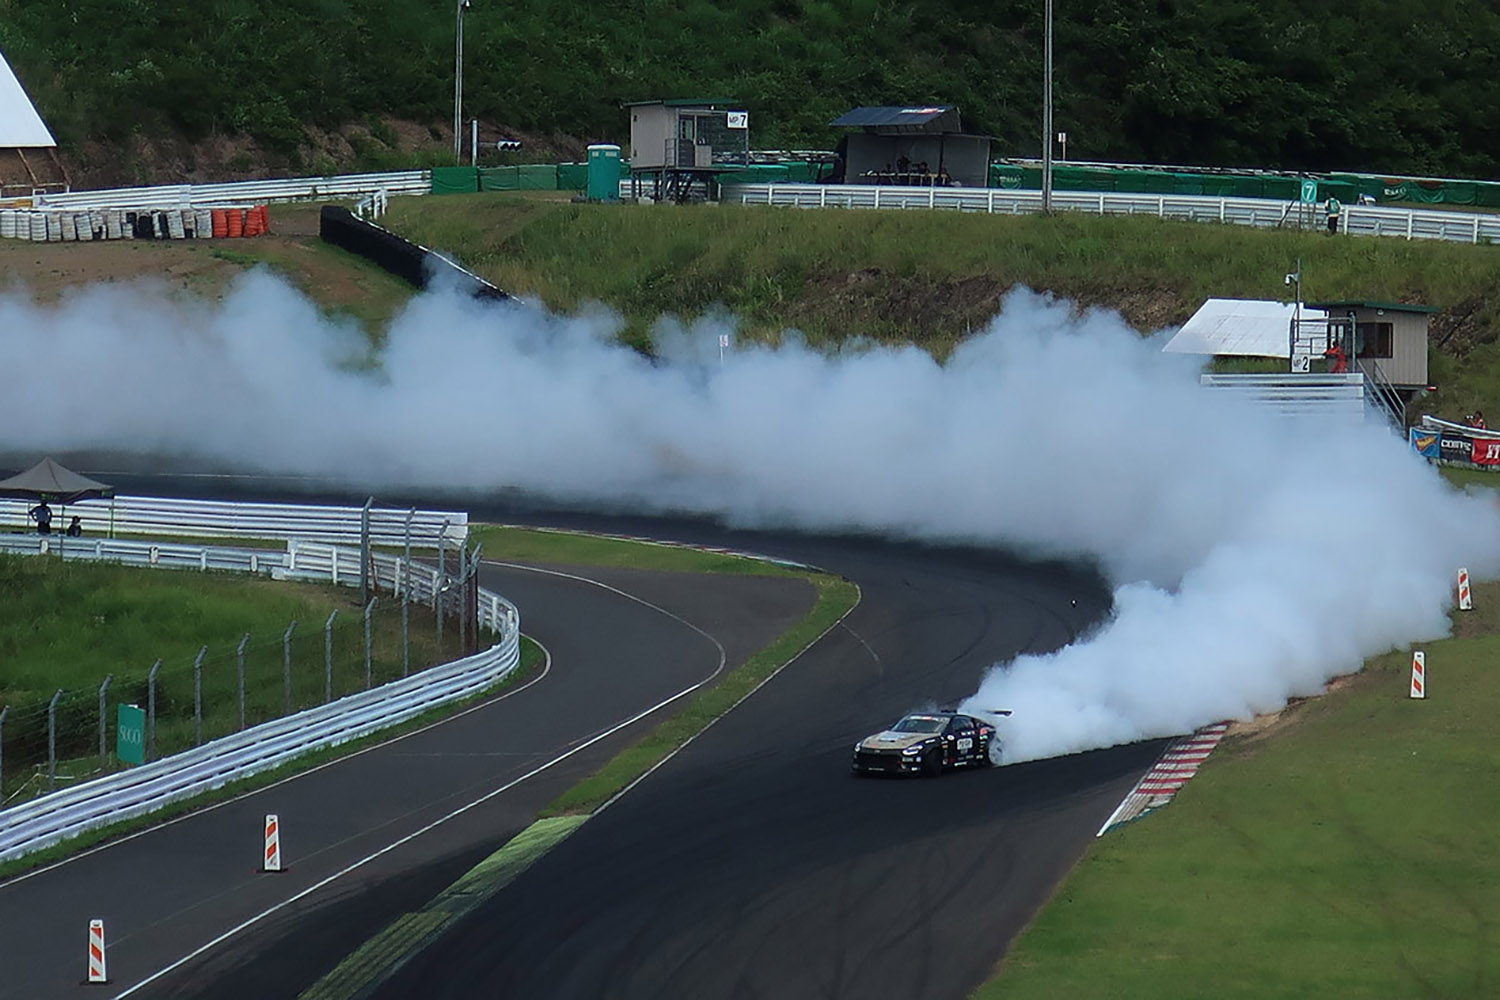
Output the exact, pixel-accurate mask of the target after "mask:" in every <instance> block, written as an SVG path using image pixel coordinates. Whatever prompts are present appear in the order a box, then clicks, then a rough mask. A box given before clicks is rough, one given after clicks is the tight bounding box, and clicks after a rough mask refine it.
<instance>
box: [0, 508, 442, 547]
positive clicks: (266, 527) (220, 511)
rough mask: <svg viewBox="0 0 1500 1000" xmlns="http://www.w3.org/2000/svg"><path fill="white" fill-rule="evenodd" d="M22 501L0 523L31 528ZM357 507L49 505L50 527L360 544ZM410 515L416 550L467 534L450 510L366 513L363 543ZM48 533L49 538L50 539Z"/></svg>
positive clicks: (398, 537)
mask: <svg viewBox="0 0 1500 1000" xmlns="http://www.w3.org/2000/svg"><path fill="white" fill-rule="evenodd" d="M31 507H32V504H31V503H30V502H29V501H25V500H0V526H7V527H12V528H21V529H23V530H30V528H31V523H32V522H31V519H30V517H29V516H28V515H27V511H28V510H29V509H30V508H31ZM363 513H364V508H362V507H337V506H319V505H312V504H308V505H304V504H277V503H234V502H227V501H218V500H176V499H169V498H166V497H137V496H119V497H114V498H112V499H108V500H80V501H78V502H77V503H72V504H68V505H67V506H66V507H62V506H55V507H54V508H53V511H52V514H53V522H52V524H53V528H54V530H55V531H60V530H62V529H63V528H66V527H67V522H68V520H71V519H72V518H73V517H74V516H75V515H76V516H77V517H78V519H79V525H80V527H82V528H83V530H84V532H86V533H88V534H109V535H115V534H122V533H123V534H139V535H168V536H173V535H176V536H181V537H186V538H275V539H305V540H308V541H318V542H346V543H347V542H355V543H357V542H359V541H360V521H361V518H362V516H363ZM408 516H410V517H411V544H412V546H413V547H415V548H423V549H432V548H437V545H438V540H439V539H440V538H441V539H442V540H443V541H444V543H445V544H449V545H462V544H463V543H464V542H465V541H467V540H468V537H469V515H468V514H467V513H466V512H464V511H457V510H416V511H415V512H413V511H410V510H391V509H389V508H374V507H372V508H371V510H370V544H372V545H387V546H389V545H404V544H405V543H406V520H407V517H408ZM54 537H55V536H54Z"/></svg>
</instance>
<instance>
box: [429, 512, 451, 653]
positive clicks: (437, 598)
mask: <svg viewBox="0 0 1500 1000" xmlns="http://www.w3.org/2000/svg"><path fill="white" fill-rule="evenodd" d="M447 554H448V522H447V521H444V522H443V527H442V533H441V534H439V535H438V571H437V576H435V577H433V580H432V609H433V610H434V611H436V612H437V648H438V660H439V661H441V660H442V658H443V594H444V593H446V592H447V590H448V583H447V580H448V568H447Z"/></svg>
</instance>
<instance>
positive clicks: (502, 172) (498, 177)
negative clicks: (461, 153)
mask: <svg viewBox="0 0 1500 1000" xmlns="http://www.w3.org/2000/svg"><path fill="white" fill-rule="evenodd" d="M520 187H521V177H520V168H519V167H483V168H481V169H480V171H479V190H481V191H518V190H520Z"/></svg>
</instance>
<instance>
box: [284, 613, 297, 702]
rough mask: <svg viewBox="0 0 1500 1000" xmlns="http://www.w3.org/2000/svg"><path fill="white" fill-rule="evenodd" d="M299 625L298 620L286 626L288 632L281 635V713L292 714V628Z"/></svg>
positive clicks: (293, 620)
mask: <svg viewBox="0 0 1500 1000" xmlns="http://www.w3.org/2000/svg"><path fill="white" fill-rule="evenodd" d="M296 627H297V620H296V619H295V618H294V619H292V623H291V624H290V625H288V626H287V627H286V632H285V633H284V634H283V635H282V636H281V714H282V715H291V714H292V629H294V628H296Z"/></svg>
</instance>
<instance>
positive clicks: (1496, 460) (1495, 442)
mask: <svg viewBox="0 0 1500 1000" xmlns="http://www.w3.org/2000/svg"><path fill="white" fill-rule="evenodd" d="M1474 464H1475V465H1500V438H1475V439H1474Z"/></svg>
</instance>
